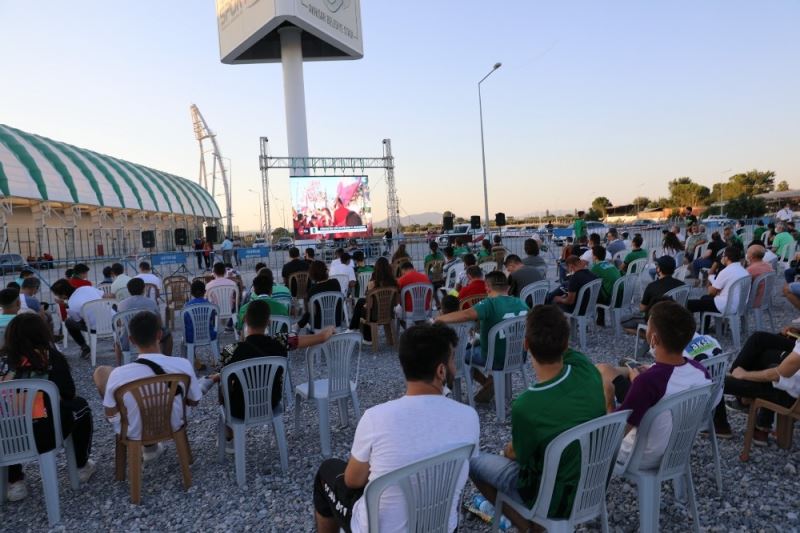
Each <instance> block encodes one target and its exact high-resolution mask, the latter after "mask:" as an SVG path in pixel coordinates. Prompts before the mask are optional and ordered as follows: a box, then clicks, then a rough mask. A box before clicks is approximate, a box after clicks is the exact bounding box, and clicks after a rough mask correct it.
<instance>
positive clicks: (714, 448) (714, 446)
mask: <svg viewBox="0 0 800 533" xmlns="http://www.w3.org/2000/svg"><path fill="white" fill-rule="evenodd" d="M708 438H709V440H710V441H711V454H712V455H713V456H714V477H715V479H716V481H717V494H719V495H720V496H722V467H721V466H720V460H719V443H718V442H717V432H716V430H714V420H713V415H712V417H711V418H710V419H709V421H708Z"/></svg>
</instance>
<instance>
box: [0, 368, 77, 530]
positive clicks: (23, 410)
mask: <svg viewBox="0 0 800 533" xmlns="http://www.w3.org/2000/svg"><path fill="white" fill-rule="evenodd" d="M39 392H41V393H43V394H44V395H45V396H47V397H48V398H49V399H50V405H51V406H52V407H53V408H52V409H50V410H49V411H48V413H47V414H48V416H49V417H50V418H51V419H52V421H53V430H54V439H55V448H53V449H52V450H51V451H49V452H46V453H42V454H40V453H39V451H38V450H37V448H36V440H35V438H34V434H33V402H34V400H35V399H36V397H37V395H38V394H39ZM58 402H59V400H58V387H56V384H55V383H53V382H52V381H47V380H44V379H12V380H10V381H6V382H0V450H2V454H0V503H5V501H6V493H7V490H8V467H9V466H10V465H15V464H20V463H26V462H29V461H36V460H38V461H39V472H40V473H41V478H42V486H43V488H44V501H45V507H46V508H47V521H48V523H49V524H50V526H51V527H52V526H54V525H55V524H57V523H58V522H60V521H61V509H60V505H59V501H58V469H57V466H56V455H57V454H58V451H59V449H60V448H61V447H62V446H63V447H64V448H65V450H66V455H67V472H68V473H69V481H70V485H71V486H72V489H73V490H79V489H80V479H79V478H78V465H77V463H76V462H75V449H74V446H73V443H72V435H70V436H69V437H67V438H66V439H63V438H62V430H61V410H60V409H59V408H58Z"/></svg>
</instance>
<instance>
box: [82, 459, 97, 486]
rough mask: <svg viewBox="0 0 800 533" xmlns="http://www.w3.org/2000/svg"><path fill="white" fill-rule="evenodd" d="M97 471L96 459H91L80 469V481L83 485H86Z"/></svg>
mask: <svg viewBox="0 0 800 533" xmlns="http://www.w3.org/2000/svg"><path fill="white" fill-rule="evenodd" d="M96 471H97V465H96V464H95V462H94V459H89V460H88V461H86V464H85V465H83V466H82V467H80V468H79V469H78V479H80V480H81V483H86V482H87V481H89V479H90V478H91V477H92V476H93V475H94V473H95V472H96Z"/></svg>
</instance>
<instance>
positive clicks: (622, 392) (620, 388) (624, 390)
mask: <svg viewBox="0 0 800 533" xmlns="http://www.w3.org/2000/svg"><path fill="white" fill-rule="evenodd" d="M611 384H612V385H614V398H616V400H617V404H621V403H622V402H624V401H625V396H627V394H628V390H629V389H630V388H631V380H630V379H629V378H627V377H626V376H617V377H615V378H614V381H612V382H611Z"/></svg>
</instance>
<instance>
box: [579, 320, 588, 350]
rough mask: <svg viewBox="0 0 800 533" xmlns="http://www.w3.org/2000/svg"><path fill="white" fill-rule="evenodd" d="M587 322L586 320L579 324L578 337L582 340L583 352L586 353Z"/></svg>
mask: <svg viewBox="0 0 800 533" xmlns="http://www.w3.org/2000/svg"><path fill="white" fill-rule="evenodd" d="M586 322H587V321H586V320H580V321H579V322H578V337H579V338H580V344H581V351H582V352H586Z"/></svg>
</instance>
